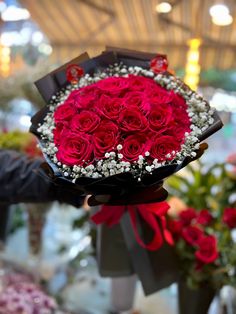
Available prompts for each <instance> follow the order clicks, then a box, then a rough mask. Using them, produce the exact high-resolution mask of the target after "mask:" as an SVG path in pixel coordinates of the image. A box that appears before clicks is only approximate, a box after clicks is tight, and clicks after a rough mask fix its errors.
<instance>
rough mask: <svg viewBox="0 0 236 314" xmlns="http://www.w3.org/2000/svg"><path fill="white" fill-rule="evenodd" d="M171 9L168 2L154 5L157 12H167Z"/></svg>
mask: <svg viewBox="0 0 236 314" xmlns="http://www.w3.org/2000/svg"><path fill="white" fill-rule="evenodd" d="M171 10H172V6H171V4H170V3H169V2H161V3H159V4H157V5H156V11H157V12H158V13H169V12H170V11H171Z"/></svg>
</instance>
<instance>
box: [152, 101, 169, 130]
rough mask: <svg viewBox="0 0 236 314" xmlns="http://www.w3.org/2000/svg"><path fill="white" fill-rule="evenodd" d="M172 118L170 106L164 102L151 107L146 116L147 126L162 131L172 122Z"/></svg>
mask: <svg viewBox="0 0 236 314" xmlns="http://www.w3.org/2000/svg"><path fill="white" fill-rule="evenodd" d="M172 119H173V118H172V108H171V107H170V106H169V105H167V104H166V105H165V106H162V107H159V108H155V107H153V108H152V109H151V110H150V113H149V116H148V121H149V127H150V129H151V130H153V131H156V132H163V129H165V128H166V127H167V126H168V124H170V123H171V122H172Z"/></svg>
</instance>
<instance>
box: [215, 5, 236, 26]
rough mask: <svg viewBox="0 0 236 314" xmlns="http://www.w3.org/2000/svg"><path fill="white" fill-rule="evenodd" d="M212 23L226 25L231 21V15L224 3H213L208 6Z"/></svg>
mask: <svg viewBox="0 0 236 314" xmlns="http://www.w3.org/2000/svg"><path fill="white" fill-rule="evenodd" d="M209 13H210V15H211V20H212V23H214V24H215V25H219V26H227V25H230V24H231V23H232V22H233V17H232V16H231V15H230V11H229V8H228V7H227V6H226V5H225V4H215V5H213V6H212V7H210V10H209Z"/></svg>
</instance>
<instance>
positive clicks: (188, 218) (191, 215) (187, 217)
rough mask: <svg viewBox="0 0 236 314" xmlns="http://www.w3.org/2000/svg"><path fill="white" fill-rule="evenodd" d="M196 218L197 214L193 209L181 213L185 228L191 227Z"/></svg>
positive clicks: (180, 216)
mask: <svg viewBox="0 0 236 314" xmlns="http://www.w3.org/2000/svg"><path fill="white" fill-rule="evenodd" d="M196 217H197V213H196V211H195V209H193V208H187V209H185V210H182V211H181V212H180V213H179V218H180V221H181V222H182V223H183V225H184V226H188V225H190V224H191V222H192V220H193V219H195V218H196Z"/></svg>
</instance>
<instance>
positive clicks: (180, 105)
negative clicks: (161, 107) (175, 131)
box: [171, 93, 191, 128]
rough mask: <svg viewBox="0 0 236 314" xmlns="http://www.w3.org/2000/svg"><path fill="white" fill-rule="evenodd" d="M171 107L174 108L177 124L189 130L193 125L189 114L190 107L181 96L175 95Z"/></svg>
mask: <svg viewBox="0 0 236 314" xmlns="http://www.w3.org/2000/svg"><path fill="white" fill-rule="evenodd" d="M171 105H172V107H173V115H174V120H175V122H176V123H178V124H180V125H184V126H185V127H187V128H189V127H190V124H191V123H190V120H189V116H188V113H187V109H188V106H187V104H186V101H185V99H184V98H183V97H181V96H180V95H178V94H175V93H173V100H172V101H171Z"/></svg>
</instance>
